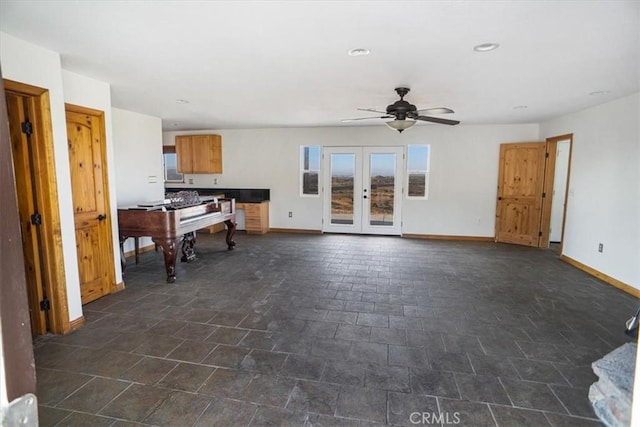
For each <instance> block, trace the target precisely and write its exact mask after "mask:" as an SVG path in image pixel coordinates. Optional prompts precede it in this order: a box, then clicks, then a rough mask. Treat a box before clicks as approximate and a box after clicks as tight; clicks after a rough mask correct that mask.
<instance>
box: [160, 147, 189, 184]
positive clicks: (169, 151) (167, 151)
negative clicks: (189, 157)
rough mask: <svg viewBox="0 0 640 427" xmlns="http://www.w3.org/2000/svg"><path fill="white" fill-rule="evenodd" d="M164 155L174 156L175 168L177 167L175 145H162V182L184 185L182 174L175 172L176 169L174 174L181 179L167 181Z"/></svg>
mask: <svg viewBox="0 0 640 427" xmlns="http://www.w3.org/2000/svg"><path fill="white" fill-rule="evenodd" d="M165 154H176V166H177V165H178V159H177V153H176V146H175V145H163V146H162V169H163V175H164V182H166V183H184V174H183V173H180V172H178V171H177V169H176V174H179V175H181V176H182V179H180V180H177V179H167V163H166V160H165Z"/></svg>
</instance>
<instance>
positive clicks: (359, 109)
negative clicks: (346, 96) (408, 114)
mask: <svg viewBox="0 0 640 427" xmlns="http://www.w3.org/2000/svg"><path fill="white" fill-rule="evenodd" d="M358 111H369V112H371V113H380V114H389V113H387V112H386V111H378V110H374V109H373V108H358Z"/></svg>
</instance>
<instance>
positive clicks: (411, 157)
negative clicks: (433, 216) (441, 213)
mask: <svg viewBox="0 0 640 427" xmlns="http://www.w3.org/2000/svg"><path fill="white" fill-rule="evenodd" d="M429 148H430V147H429V146H428V145H409V146H408V147H407V177H408V178H407V179H408V185H407V189H408V190H407V197H412V198H421V199H426V198H427V196H428V195H429V158H430V156H429V154H430V150H429Z"/></svg>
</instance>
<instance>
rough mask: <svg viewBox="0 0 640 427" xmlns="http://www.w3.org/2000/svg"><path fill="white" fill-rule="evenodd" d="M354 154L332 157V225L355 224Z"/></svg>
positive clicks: (333, 155) (334, 155)
mask: <svg viewBox="0 0 640 427" xmlns="http://www.w3.org/2000/svg"><path fill="white" fill-rule="evenodd" d="M354 176H355V155H354V154H332V155H331V224H353V185H354V183H353V179H354Z"/></svg>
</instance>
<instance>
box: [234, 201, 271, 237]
mask: <svg viewBox="0 0 640 427" xmlns="http://www.w3.org/2000/svg"><path fill="white" fill-rule="evenodd" d="M236 209H242V210H244V228H245V230H246V232H247V234H265V233H267V232H268V231H269V202H268V201H266V202H262V203H236Z"/></svg>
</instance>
